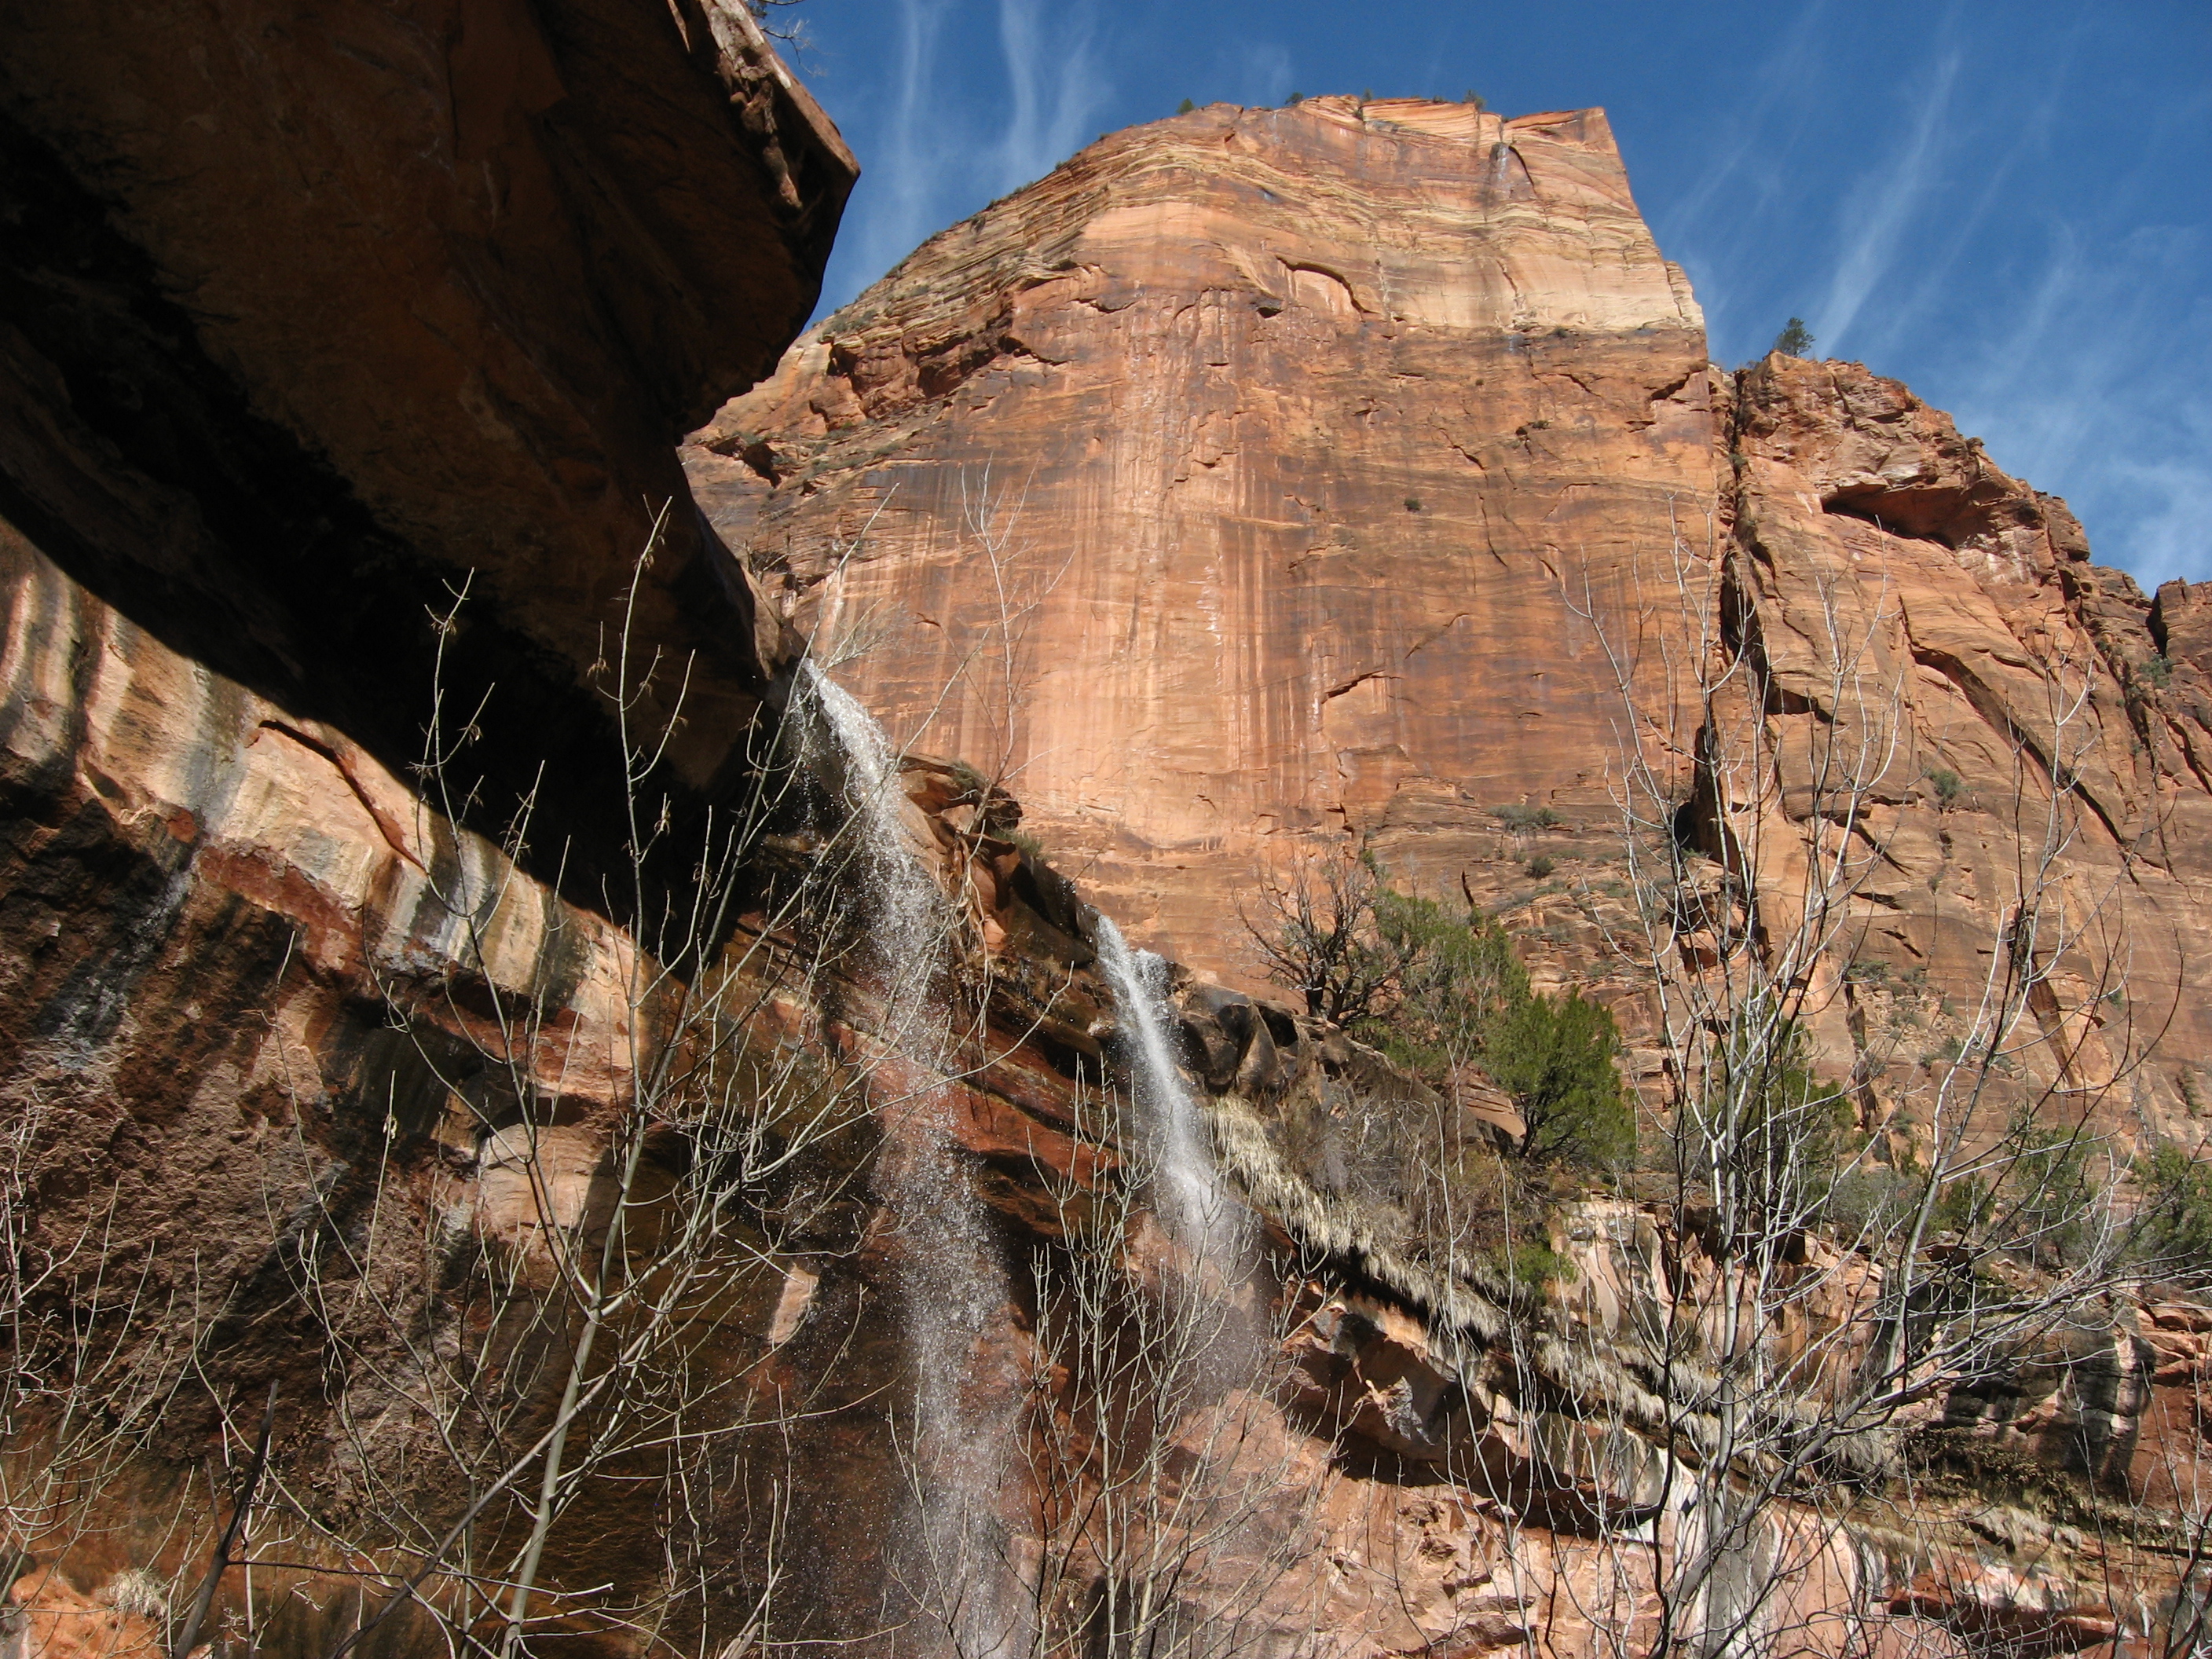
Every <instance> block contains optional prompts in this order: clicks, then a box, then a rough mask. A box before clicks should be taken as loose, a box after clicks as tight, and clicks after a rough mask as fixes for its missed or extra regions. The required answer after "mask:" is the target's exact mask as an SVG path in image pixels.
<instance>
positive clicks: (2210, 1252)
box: [2133, 1146, 2212, 1280]
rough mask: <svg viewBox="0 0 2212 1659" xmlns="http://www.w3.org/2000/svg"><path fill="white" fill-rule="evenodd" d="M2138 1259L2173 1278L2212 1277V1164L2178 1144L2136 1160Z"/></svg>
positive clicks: (2161, 1147) (2135, 1228)
mask: <svg viewBox="0 0 2212 1659" xmlns="http://www.w3.org/2000/svg"><path fill="white" fill-rule="evenodd" d="M2135 1177H2136V1186H2137V1187H2138V1188H2141V1189H2142V1203H2141V1204H2140V1206H2138V1207H2137V1209H2136V1219H2135V1227H2134V1238H2133V1243H2134V1246H2135V1254H2136V1256H2137V1257H2138V1258H2139V1259H2141V1260H2142V1261H2145V1262H2148V1263H2149V1264H2151V1265H2152V1266H2154V1267H2155V1268H2156V1269H2157V1270H2158V1271H2159V1272H2160V1273H2166V1274H2168V1275H2170V1276H2172V1277H2174V1278H2184V1279H2197V1280H2203V1279H2212V1164H2206V1163H2205V1161H2204V1160H2203V1158H2202V1157H2192V1156H2191V1154H2189V1153H2187V1152H2184V1151H2182V1150H2181V1148H2180V1147H2179V1146H2160V1147H2158V1148H2157V1149H2155V1150H2154V1151H2153V1152H2150V1153H2148V1155H2146V1156H2144V1157H2141V1158H2136V1161H2135Z"/></svg>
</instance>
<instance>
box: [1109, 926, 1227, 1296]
mask: <svg viewBox="0 0 2212 1659" xmlns="http://www.w3.org/2000/svg"><path fill="white" fill-rule="evenodd" d="M1096 937H1097V942H1098V965H1099V966H1100V967H1101V968H1102V969H1104V970H1105V974H1106V980H1107V983H1108V984H1109V986H1111V987H1113V992H1114V1013H1115V1021H1116V1023H1117V1024H1119V1025H1120V1027H1121V1040H1122V1048H1123V1057H1124V1060H1125V1063H1126V1064H1127V1066H1128V1067H1129V1071H1130V1074H1131V1079H1132V1081H1133V1085H1134V1089H1133V1093H1134V1095H1135V1097H1136V1105H1137V1111H1138V1119H1139V1124H1140V1125H1141V1128H1142V1133H1143V1135H1144V1137H1145V1142H1146V1152H1147V1153H1148V1154H1149V1155H1150V1161H1151V1163H1152V1170H1153V1176H1152V1182H1153V1189H1154V1191H1153V1199H1152V1203H1153V1207H1154V1210H1155V1212H1157V1213H1158V1216H1159V1218H1160V1224H1161V1225H1162V1226H1164V1228H1166V1230H1167V1233H1168V1237H1170V1238H1171V1239H1173V1240H1174V1241H1175V1243H1176V1245H1177V1246H1178V1247H1179V1248H1180V1249H1182V1250H1183V1251H1185V1252H1186V1253H1187V1254H1188V1255H1189V1256H1190V1257H1191V1258H1192V1259H1193V1261H1194V1263H1196V1264H1197V1265H1198V1266H1199V1267H1200V1268H1201V1270H1203V1271H1205V1272H1206V1273H1211V1274H1212V1275H1214V1276H1216V1277H1217V1278H1227V1277H1231V1276H1233V1275H1234V1274H1235V1273H1236V1272H1237V1263H1238V1259H1239V1258H1240V1257H1241V1255H1243V1247H1244V1243H1245V1233H1246V1226H1245V1222H1246V1216H1245V1211H1244V1208H1243V1206H1242V1205H1241V1204H1239V1203H1238V1202H1237V1199H1236V1198H1235V1196H1234V1195H1233V1194H1231V1193H1230V1191H1229V1190H1228V1188H1226V1187H1225V1185H1224V1184H1223V1182H1222V1180H1221V1175H1220V1171H1219V1170H1218V1168H1217V1167H1216V1166H1215V1164H1214V1162H1213V1155H1212V1148H1211V1146H1210V1145H1209V1142H1210V1139H1211V1137H1210V1136H1209V1134H1208V1133H1207V1130H1206V1121H1205V1119H1204V1117H1203V1116H1202V1115H1200V1111H1199V1108H1198V1104H1197V1103H1196V1102H1195V1101H1194V1100H1193V1099H1192V1098H1191V1097H1190V1091H1189V1090H1188V1089H1187V1088H1185V1087H1184V1086H1183V1080H1182V1072H1181V1071H1180V1070H1179V1069H1178V1068H1177V1066H1176V1063H1175V1054H1174V1051H1173V1050H1172V1049H1171V1048H1170V1047H1169V1042H1170V1037H1169V1034H1170V1032H1171V1031H1172V1030H1174V1029H1175V1019H1176V1013H1175V1009H1174V1006H1173V1005H1172V1004H1170V1001H1169V1000H1168V965H1167V963H1165V962H1164V961H1163V960H1162V959H1161V958H1160V957H1157V956H1155V955H1153V954H1152V952H1151V951H1132V950H1131V949H1130V948H1129V944H1128V941H1127V939H1123V938H1122V937H1121V929H1120V928H1118V927H1115V925H1114V922H1113V919H1112V918H1111V917H1109V916H1106V915H1100V916H1099V918H1098V921H1097V928H1096Z"/></svg>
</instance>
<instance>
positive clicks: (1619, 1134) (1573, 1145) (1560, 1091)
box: [1482, 991, 1636, 1165]
mask: <svg viewBox="0 0 2212 1659" xmlns="http://www.w3.org/2000/svg"><path fill="white" fill-rule="evenodd" d="M1618 1054H1620V1031H1619V1030H1618V1029H1617V1028H1616V1027H1615V1026H1614V1024H1613V1014H1612V1012H1611V1011H1609V1010H1608V1009H1607V1008H1605V1007H1603V1006H1600V1005H1599V1004H1597V1003H1595V1002H1586V1001H1584V1000H1583V996H1582V993H1581V992H1579V991H1569V992H1568V993H1567V994H1566V995H1565V997H1564V998H1556V999H1555V998H1553V997H1547V996H1543V995H1534V996H1531V997H1529V998H1528V1000H1526V1001H1524V1002H1522V1003H1521V1004H1520V1005H1519V1006H1517V1007H1515V1008H1513V1009H1511V1010H1510V1011H1509V1012H1507V1013H1506V1015H1505V1016H1504V1018H1502V1019H1500V1020H1499V1021H1498V1023H1497V1024H1496V1025H1495V1026H1494V1027H1493V1028H1492V1030H1490V1031H1489V1032H1488V1033H1487V1035H1486V1040H1485V1042H1484V1043H1483V1047H1482V1064H1483V1069H1484V1070H1486V1071H1487V1072H1488V1073H1490V1075H1491V1076H1492V1078H1493V1079H1496V1081H1497V1083H1498V1087H1499V1088H1501V1089H1503V1090H1504V1091H1506V1092H1507V1093H1508V1094H1510V1095H1511V1096H1512V1097H1513V1102H1514V1104H1515V1105H1516V1107H1518V1108H1519V1109H1520V1112H1521V1116H1522V1121H1524V1122H1526V1123H1527V1124H1528V1137H1527V1139H1524V1140H1523V1141H1522V1145H1521V1155H1522V1157H1523V1158H1528V1159H1531V1160H1532V1161H1534V1162H1535V1163H1539V1164H1546V1163H1553V1162H1560V1163H1569V1164H1600V1165H1603V1164H1625V1163H1626V1162H1627V1161H1628V1160H1629V1159H1630V1158H1633V1157H1634V1156H1635V1153H1636V1118H1635V1115H1634V1114H1633V1113H1632V1112H1631V1111H1630V1109H1629V1106H1628V1102H1627V1100H1626V1098H1625V1097H1624V1096H1623V1092H1622V1090H1621V1086H1620V1070H1619V1067H1618V1066H1617V1065H1616V1064H1615V1057H1616V1056H1617V1055H1618Z"/></svg>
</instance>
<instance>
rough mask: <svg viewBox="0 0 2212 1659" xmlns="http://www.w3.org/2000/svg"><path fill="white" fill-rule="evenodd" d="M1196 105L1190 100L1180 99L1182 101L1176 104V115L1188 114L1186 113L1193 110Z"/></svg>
mask: <svg viewBox="0 0 2212 1659" xmlns="http://www.w3.org/2000/svg"><path fill="white" fill-rule="evenodd" d="M1197 107H1198V106H1197V105H1195V104H1194V103H1192V102H1191V101H1190V100H1189V99H1188V98H1186V99H1184V100H1182V102H1181V103H1180V104H1177V105H1176V114H1177V115H1188V114H1189V113H1190V112H1191V111H1193V110H1194V109H1196V108H1197Z"/></svg>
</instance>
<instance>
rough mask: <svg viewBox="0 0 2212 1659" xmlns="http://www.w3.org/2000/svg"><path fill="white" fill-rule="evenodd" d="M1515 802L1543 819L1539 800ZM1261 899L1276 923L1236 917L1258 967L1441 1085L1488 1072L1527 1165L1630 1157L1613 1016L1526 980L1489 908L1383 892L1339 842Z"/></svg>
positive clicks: (1632, 1133) (1363, 859)
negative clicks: (1317, 865)
mask: <svg viewBox="0 0 2212 1659" xmlns="http://www.w3.org/2000/svg"><path fill="white" fill-rule="evenodd" d="M1517 810H1520V811H1530V812H1533V813H1534V814H1536V815H1540V816H1541V818H1542V819H1544V820H1547V821H1553V822H1555V821H1556V819H1555V818H1554V817H1553V814H1552V813H1551V811H1550V810H1549V809H1548V808H1534V809H1527V808H1523V809H1517ZM1272 908H1273V909H1274V911H1275V913H1276V915H1278V916H1279V917H1280V918H1281V919H1282V920H1281V922H1280V924H1279V927H1278V928H1277V929H1276V930H1274V931H1272V932H1271V931H1269V930H1267V929H1265V928H1263V927H1259V926H1256V925H1255V924H1254V923H1253V922H1252V921H1250V920H1249V918H1248V919H1247V922H1246V926H1247V927H1248V928H1249V929H1250V930H1251V932H1252V933H1253V936H1254V938H1255V940H1257V941H1258V942H1259V943H1260V944H1261V946H1262V948H1263V952H1264V954H1265V957H1266V959H1267V973H1268V976H1269V977H1270V978H1272V979H1274V980H1276V981H1278V982H1279V983H1282V984H1285V985H1289V986H1291V987H1294V988H1297V989H1300V990H1303V991H1304V993H1305V994H1306V1001H1307V1006H1308V1009H1309V1011H1310V1012H1313V1013H1315V1014H1316V1016H1318V1017H1321V1018H1331V1019H1334V1020H1335V1021H1336V1022H1337V1023H1338V1024H1342V1025H1343V1026H1344V1027H1345V1028H1346V1029H1347V1030H1350V1031H1351V1032H1352V1034H1353V1035H1354V1036H1358V1038H1359V1039H1360V1040H1361V1041H1362V1042H1367V1043H1370V1044H1372V1045H1373V1046H1374V1047H1376V1048H1379V1049H1381V1050H1382V1051H1383V1054H1386V1055H1387V1056H1389V1059H1390V1060H1393V1061H1394V1062H1395V1063H1396V1064H1397V1065H1399V1066H1401V1067H1403V1068H1404V1069H1405V1070H1407V1071H1408V1072H1411V1073H1413V1074H1414V1075H1415V1076H1417V1077H1419V1078H1422V1079H1425V1080H1426V1081H1428V1082H1429V1083H1431V1084H1433V1085H1437V1086H1438V1087H1439V1088H1441V1089H1444V1090H1445V1091H1447V1092H1449V1085H1450V1083H1451V1080H1452V1079H1453V1077H1454V1075H1455V1073H1457V1072H1458V1070H1459V1068H1461V1067H1462V1066H1478V1067H1480V1069H1481V1070H1482V1071H1484V1072H1486V1073H1488V1074H1489V1076H1490V1077H1491V1078H1492V1080H1494V1081H1495V1082H1496V1083H1497V1085H1498V1087H1499V1088H1501V1089H1503V1090H1504V1091H1506V1092H1507V1093H1508V1094H1510V1095H1511V1096H1512V1097H1513V1099H1514V1103H1515V1104H1516V1107H1517V1108H1518V1109H1519V1110H1520V1112H1521V1115H1522V1118H1523V1120H1524V1121H1526V1122H1527V1123H1528V1136H1527V1138H1526V1139H1525V1140H1524V1141H1523V1142H1522V1146H1521V1148H1520V1152H1521V1155H1522V1158H1524V1159H1525V1160H1527V1161H1528V1163H1529V1164H1534V1165H1544V1164H1583V1165H1597V1166H1603V1165H1608V1164H1618V1163H1620V1162H1623V1161H1625V1160H1626V1159H1627V1158H1630V1157H1631V1156H1632V1155H1633V1153H1634V1151H1635V1146H1636V1128H1635V1117H1634V1114H1633V1113H1632V1111H1631V1110H1630V1109H1629V1105H1628V1103H1627V1100H1626V1097H1625V1094H1624V1091H1622V1088H1621V1085H1620V1073H1619V1072H1618V1070H1617V1069H1616V1067H1615V1064H1614V1061H1615V1057H1616V1056H1617V1055H1618V1054H1619V1052H1620V1034H1619V1032H1618V1031H1617V1030H1616V1029H1615V1027H1614V1024H1613V1016H1612V1014H1611V1013H1610V1012H1607V1010H1606V1009H1605V1008H1603V1007H1602V1006H1599V1005H1598V1004H1596V1003H1593V1002H1586V1001H1584V1000H1583V998H1582V996H1581V995H1580V994H1579V993H1576V992H1569V993H1568V994H1567V995H1566V996H1565V998H1554V997H1549V996H1543V995H1540V994H1537V993H1536V992H1534V990H1532V989H1531V988H1530V987H1529V984H1528V969H1527V968H1525V967H1524V966H1522V962H1521V959H1520V957H1519V956H1518V955H1517V954H1516V952H1515V951H1514V949H1513V942H1512V940H1511V939H1510V937H1508V935H1507V933H1506V931H1505V929H1504V927H1503V925H1501V924H1500V923H1499V922H1498V921H1497V920H1496V919H1495V918H1493V917H1490V916H1486V915H1482V914H1481V913H1480V911H1476V910H1473V909H1470V910H1468V912H1466V913H1455V912H1454V911H1449V910H1447V909H1445V908H1444V907H1443V906H1442V905H1440V904H1438V903H1437V902H1436V901H1435V900H1434V899H1427V898H1419V897H1416V896H1413V895H1411V894H1407V893H1401V892H1397V891H1395V890H1392V889H1391V888H1390V887H1389V885H1388V884H1387V881H1386V872H1384V871H1383V868H1382V866H1380V865H1379V864H1378V863H1377V862H1376V860H1374V858H1373V857H1372V856H1371V855H1368V854H1348V853H1347V854H1345V855H1343V856H1341V857H1340V858H1339V859H1337V860H1334V861H1333V862H1332V863H1330V864H1328V865H1327V866H1323V867H1322V868H1321V869H1319V870H1317V871H1313V872H1308V874H1307V875H1304V876H1302V877H1301V878H1300V884H1299V886H1298V887H1297V889H1295V890H1292V891H1291V892H1289V893H1287V894H1284V895H1279V896H1278V902H1276V903H1275V904H1274V905H1273V907H1272Z"/></svg>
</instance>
